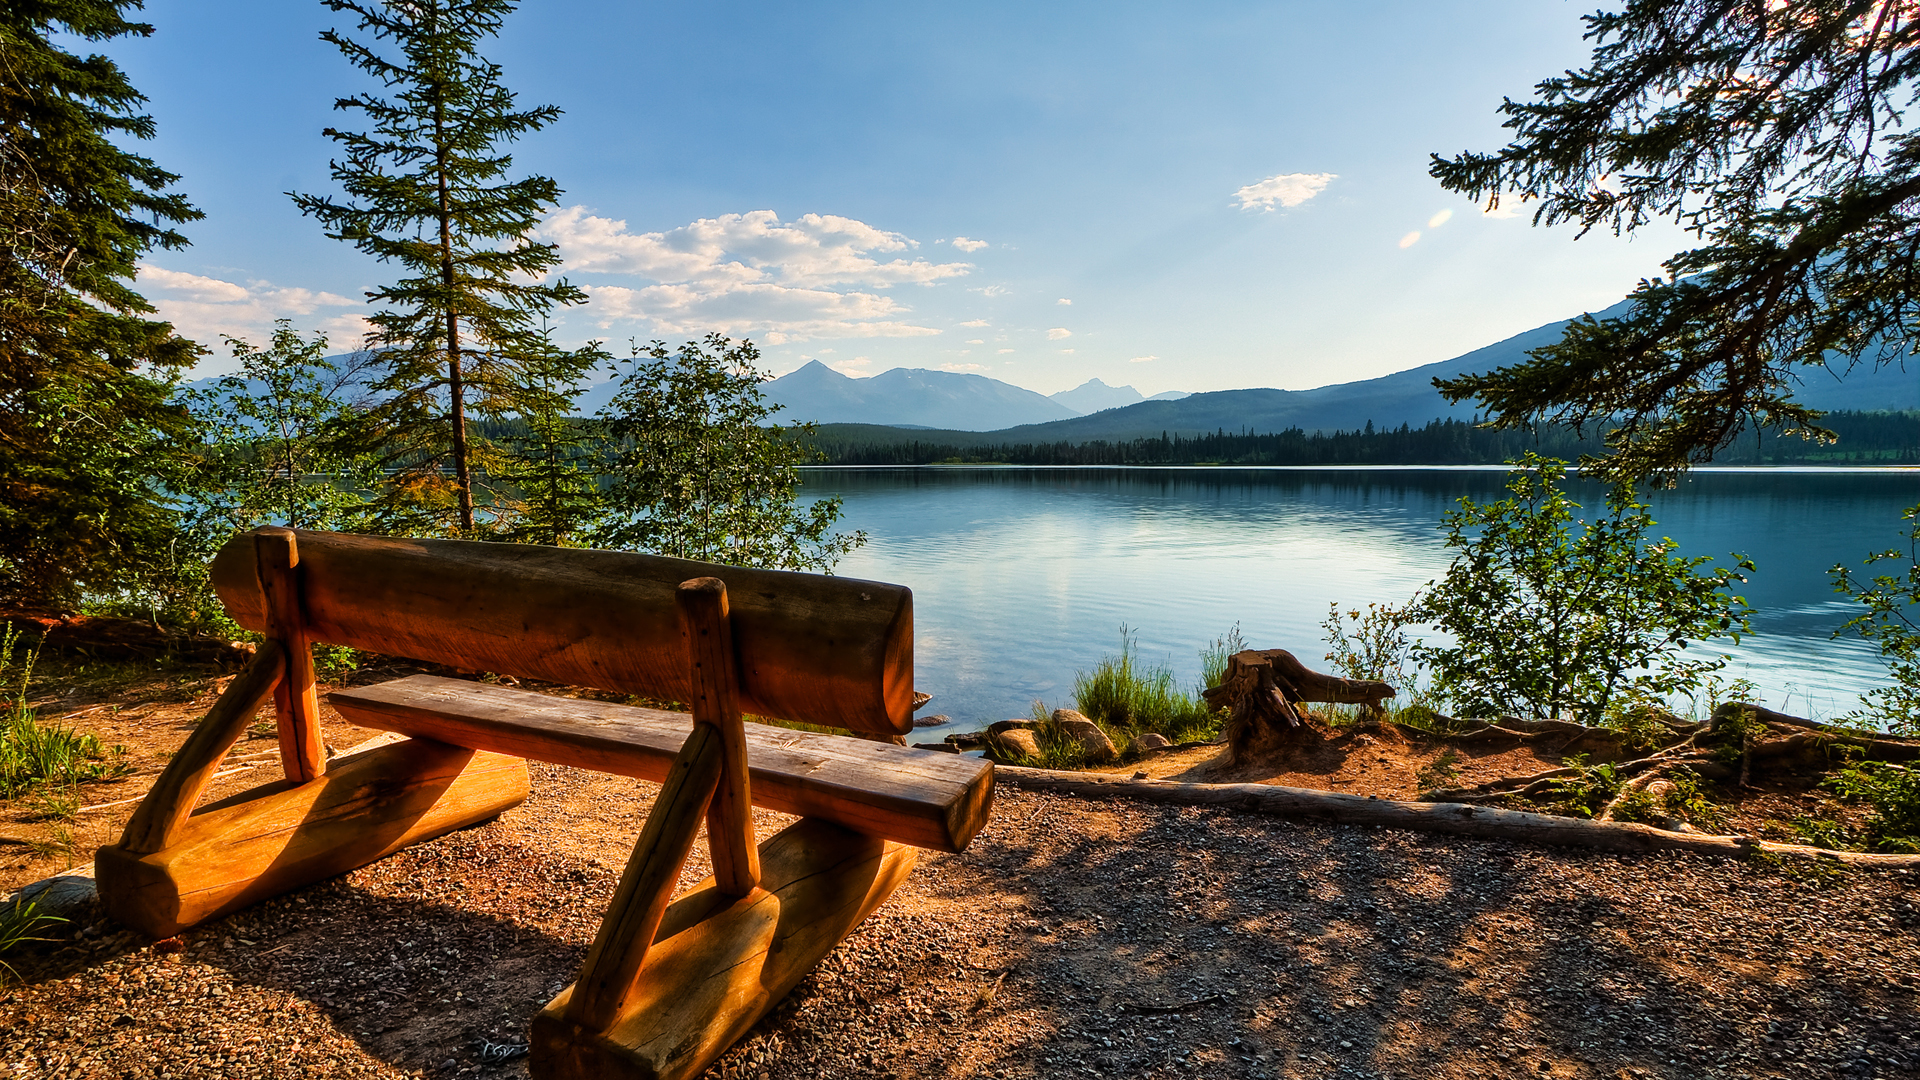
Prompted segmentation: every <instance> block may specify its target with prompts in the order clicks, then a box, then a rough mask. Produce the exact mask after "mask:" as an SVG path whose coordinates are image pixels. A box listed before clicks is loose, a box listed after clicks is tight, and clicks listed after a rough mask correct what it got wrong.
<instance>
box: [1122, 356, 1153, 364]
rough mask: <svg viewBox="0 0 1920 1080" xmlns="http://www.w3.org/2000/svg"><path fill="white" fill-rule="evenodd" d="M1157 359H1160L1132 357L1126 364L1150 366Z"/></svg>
mask: <svg viewBox="0 0 1920 1080" xmlns="http://www.w3.org/2000/svg"><path fill="white" fill-rule="evenodd" d="M1158 359H1160V358H1159V357H1157V356H1136V357H1134V358H1133V359H1131V360H1128V361H1127V363H1129V364H1151V363H1153V362H1154V361H1155V360H1158Z"/></svg>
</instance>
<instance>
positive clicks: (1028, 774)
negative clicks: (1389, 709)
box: [995, 765, 1920, 869]
mask: <svg viewBox="0 0 1920 1080" xmlns="http://www.w3.org/2000/svg"><path fill="white" fill-rule="evenodd" d="M995 775H996V776H997V777H998V778H999V780H1000V781H1001V782H1002V783H1006V784H1013V785H1017V786H1018V787H1019V788H1020V789H1022V790H1025V791H1045V792H1051V793H1054V794H1060V795H1077V796H1080V797H1082V798H1093V799H1138V800H1141V801H1143V802H1152V803H1167V804H1172V805H1177V806H1219V807H1224V808H1228V809H1237V810H1253V811H1257V812H1259V813H1265V814H1273V815H1275V816H1278V817H1286V818H1298V819H1304V820H1310V821H1332V822H1336V823H1339V824H1343V825H1373V826H1378V827H1380V828H1387V829H1407V830H1410V831H1413V832H1431V833H1442V834H1446V835H1451V836H1469V837H1475V838H1479V839H1490V840H1518V841H1522V842H1525V843H1534V844H1544V845H1547V846H1549V847H1568V848H1583V849H1586V850H1589V851H1608V852H1616V853H1620V854H1648V853H1653V852H1660V851H1687V852H1692V853H1694V854H1696V855H1711V856H1716V857H1720V858H1732V859H1750V858H1753V857H1754V856H1756V855H1772V856H1776V857H1784V858H1796V859H1818V860H1826V861H1836V862H1842V863H1846V864H1848V865H1851V866H1861V867H1878V868H1882V869H1907V868H1920V855H1878V854H1872V853H1866V852H1856V851H1829V850H1827V849H1826V848H1816V847H1808V846H1806V845H1803V844H1780V843H1774V842H1773V841H1770V840H1760V839H1757V838H1755V837H1749V836H1713V835H1710V834H1706V833H1682V832H1671V831H1668V830H1666V829H1656V828H1654V827H1653V826H1651V825H1639V824H1632V823H1626V822H1617V821H1586V820H1582V819H1580V818H1568V817H1556V816H1554V815H1551V814H1536V813H1532V812H1529V811H1525V810H1499V809H1494V808H1492V807H1486V806H1472V805H1468V804H1465V803H1431V802H1409V801H1405V800H1401V799H1381V798H1377V797H1374V796H1366V795H1343V794H1340V793H1339V792H1334V791H1314V790H1311V789H1307V788H1291V787H1279V786H1276V785H1270V784H1181V783H1172V782H1168V781H1162V780H1129V779H1126V778H1124V777H1120V776H1116V775H1112V774H1104V773H1078V772H1064V771H1060V770H1055V769H1024V768H1018V767H1014V766H1007V765H1002V766H1000V767H998V768H997V769H996V770H995Z"/></svg>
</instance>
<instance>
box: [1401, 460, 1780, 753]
mask: <svg viewBox="0 0 1920 1080" xmlns="http://www.w3.org/2000/svg"><path fill="white" fill-rule="evenodd" d="M1518 465H1519V467H1518V468H1517V469H1516V470H1515V471H1514V472H1513V473H1512V474H1511V475H1510V476H1509V478H1508V480H1507V490H1508V491H1509V492H1511V493H1512V494H1511V495H1510V496H1509V497H1508V498H1506V499H1502V500H1500V501H1498V502H1494V503H1488V504H1486V505H1480V504H1477V503H1475V502H1473V501H1472V500H1471V499H1464V498H1463V499H1461V500H1460V508H1459V509H1458V510H1454V511H1450V512H1448V513H1447V515H1446V516H1445V518H1444V519H1443V523H1442V526H1441V527H1442V529H1443V530H1444V531H1445V533H1446V545H1447V547H1449V548H1451V549H1453V550H1454V551H1456V552H1457V554H1456V555H1455V557H1454V561H1453V565H1452V566H1450V567H1449V568H1448V570H1447V573H1446V575H1445V576H1444V577H1442V578H1440V579H1439V580H1437V581H1435V582H1432V583H1430V584H1429V585H1428V587H1427V589H1426V591H1425V594H1424V595H1423V596H1421V597H1420V598H1419V599H1418V601H1417V602H1415V603H1413V604H1411V605H1409V607H1408V609H1407V610H1406V612H1405V614H1404V616H1402V617H1403V618H1404V619H1406V620H1407V621H1408V622H1424V623H1428V624H1431V625H1433V626H1435V627H1436V628H1438V629H1439V630H1441V631H1444V632H1445V633H1447V634H1448V635H1450V636H1451V637H1452V638H1453V640H1454V644H1453V645H1451V646H1447V647H1434V646H1429V645H1426V644H1424V643H1420V644H1416V645H1414V646H1413V647H1412V650H1411V651H1412V657H1413V659H1414V660H1416V661H1417V662H1419V663H1421V664H1424V665H1425V666H1426V667H1427V668H1428V669H1429V670H1430V671H1431V673H1432V676H1433V680H1434V685H1433V689H1434V693H1435V694H1436V695H1437V696H1438V697H1439V698H1440V699H1441V700H1443V701H1446V702H1448V703H1450V704H1451V705H1452V706H1453V707H1454V708H1455V709H1457V710H1460V711H1465V712H1467V713H1468V714H1469V715H1483V716H1484V715H1503V714H1513V715H1520V716H1531V717H1535V718H1543V719H1544V718H1552V717H1560V716H1571V717H1572V718H1574V719H1576V720H1578V721H1580V722H1581V723H1585V724H1598V723H1600V722H1601V721H1602V720H1603V719H1604V717H1605V716H1606V713H1607V709H1608V707H1609V706H1610V705H1611V704H1612V703H1613V702H1614V700H1615V698H1616V696H1617V695H1619V694H1621V693H1622V692H1623V691H1625V690H1626V689H1627V688H1628V687H1635V688H1637V689H1638V690H1639V691H1640V692H1641V693H1643V694H1645V695H1648V696H1652V697H1658V698H1666V697H1670V696H1672V695H1674V694H1688V695H1692V694H1694V693H1698V692H1699V691H1700V689H1701V688H1702V687H1703V686H1704V685H1705V680H1706V679H1707V677H1708V676H1709V675H1710V674H1711V673H1712V672H1714V671H1717V670H1719V669H1720V668H1721V667H1723V666H1725V664H1726V663H1727V657H1725V656H1724V655H1721V656H1716V657H1713V658H1711V659H1690V658H1682V656H1681V655H1680V654H1681V652H1682V651H1683V650H1685V649H1686V648H1688V647H1689V646H1690V645H1692V644H1694V643H1696V642H1699V641H1702V640H1705V639H1708V638H1713V637H1719V636H1727V637H1731V638H1732V639H1733V640H1735V641H1738V640H1739V637H1740V634H1742V633H1744V632H1746V631H1747V630H1748V629H1749V627H1748V622H1747V618H1748V615H1749V613H1750V609H1749V608H1748V607H1747V605H1746V601H1744V600H1743V599H1741V598H1740V597H1738V596H1735V595H1733V594H1731V593H1730V592H1729V591H1728V590H1729V588H1730V587H1731V586H1732V585H1734V584H1735V583H1737V582H1740V581H1744V580H1745V578H1743V577H1742V576H1741V575H1740V574H1739V573H1738V572H1736V570H1734V569H1731V568H1727V567H1721V568H1719V569H1716V570H1713V571H1711V572H1704V573H1703V572H1701V568H1702V566H1703V565H1704V564H1705V563H1708V562H1711V561H1712V560H1711V559H1710V558H1708V557H1704V556H1702V557H1692V558H1689V557H1681V556H1676V555H1674V554H1673V550H1674V544H1673V542H1672V541H1671V540H1657V541H1656V540H1650V539H1648V537H1647V530H1648V529H1649V528H1650V527H1651V526H1652V525H1653V524H1654V521H1653V518H1652V517H1650V516H1649V515H1648V514H1647V508H1646V506H1645V505H1644V504H1642V503H1640V502H1638V501H1636V499H1635V495H1634V490H1633V488H1632V487H1631V486H1629V485H1625V484H1622V485H1619V486H1616V487H1614V488H1613V489H1612V490H1611V491H1610V492H1609V493H1608V495H1607V512H1606V514H1604V515H1602V516H1600V517H1597V518H1595V519H1593V520H1592V521H1584V522H1576V521H1575V519H1574V516H1573V515H1574V511H1576V510H1578V509H1580V504H1578V503H1576V502H1574V501H1573V500H1571V499H1569V498H1568V497H1567V495H1566V493H1565V492H1564V491H1562V490H1561V484H1562V482H1563V481H1564V479H1565V477H1566V464H1565V463H1564V462H1561V461H1556V460H1551V459H1546V458H1541V457H1539V456H1537V455H1534V454H1528V455H1527V456H1526V457H1525V458H1523V459H1522V460H1521V461H1520V462H1519V463H1518ZM1576 525H1577V526H1578V528H1577V529H1576V528H1575V526H1576ZM1735 563H1736V565H1737V567H1738V569H1739V570H1749V571H1750V570H1752V569H1753V564H1752V562H1751V561H1749V560H1747V559H1745V558H1741V557H1736V559H1735Z"/></svg>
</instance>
